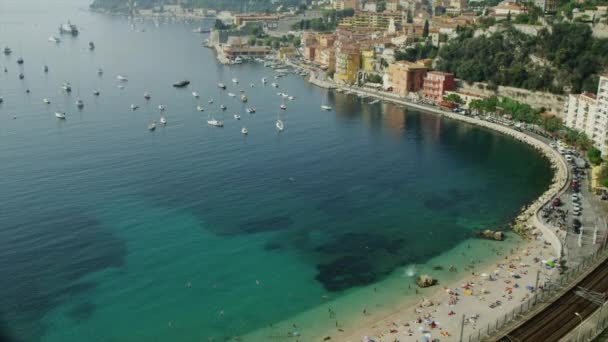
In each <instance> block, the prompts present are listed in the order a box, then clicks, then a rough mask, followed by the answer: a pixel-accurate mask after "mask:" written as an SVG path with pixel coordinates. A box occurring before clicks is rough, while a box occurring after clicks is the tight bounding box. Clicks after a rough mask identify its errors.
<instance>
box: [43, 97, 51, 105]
mask: <svg viewBox="0 0 608 342" xmlns="http://www.w3.org/2000/svg"><path fill="white" fill-rule="evenodd" d="M42 102H44V104H51V100H49V99H47V98H46V97H45V98H44V99H42Z"/></svg>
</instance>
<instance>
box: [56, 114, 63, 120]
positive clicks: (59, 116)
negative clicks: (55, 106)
mask: <svg viewBox="0 0 608 342" xmlns="http://www.w3.org/2000/svg"><path fill="white" fill-rule="evenodd" d="M55 117H56V118H57V119H61V120H65V113H64V112H55Z"/></svg>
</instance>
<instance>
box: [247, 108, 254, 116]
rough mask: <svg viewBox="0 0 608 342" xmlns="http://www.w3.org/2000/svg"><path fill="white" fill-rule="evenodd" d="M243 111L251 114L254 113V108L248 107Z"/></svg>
mask: <svg viewBox="0 0 608 342" xmlns="http://www.w3.org/2000/svg"><path fill="white" fill-rule="evenodd" d="M245 111H247V113H249V114H253V113H255V108H253V107H248V108H247V109H245Z"/></svg>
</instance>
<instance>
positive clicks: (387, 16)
mask: <svg viewBox="0 0 608 342" xmlns="http://www.w3.org/2000/svg"><path fill="white" fill-rule="evenodd" d="M391 18H392V19H393V20H394V23H399V24H401V23H404V22H405V19H406V17H405V16H404V13H403V12H388V11H387V12H365V11H359V12H356V13H355V15H354V16H352V17H346V18H343V19H342V21H341V22H340V26H341V27H346V28H366V29H372V30H381V31H386V30H387V29H388V27H389V24H390V23H391Z"/></svg>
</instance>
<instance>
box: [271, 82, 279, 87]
mask: <svg viewBox="0 0 608 342" xmlns="http://www.w3.org/2000/svg"><path fill="white" fill-rule="evenodd" d="M271 85H272V86H273V87H275V88H278V87H279V85H278V84H276V83H274V82H272V83H271Z"/></svg>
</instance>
